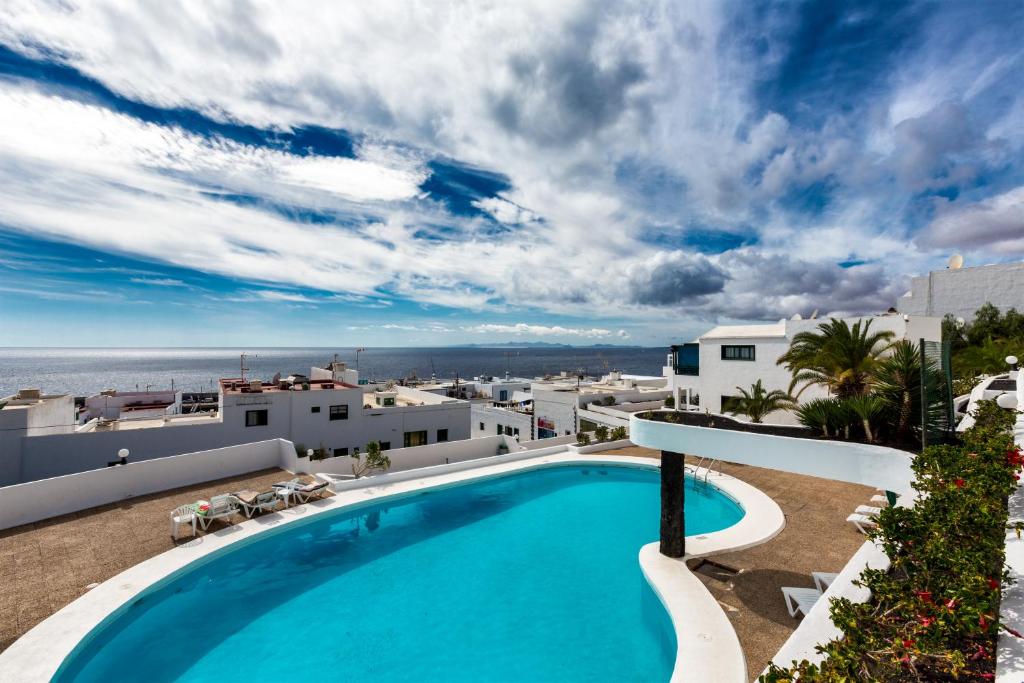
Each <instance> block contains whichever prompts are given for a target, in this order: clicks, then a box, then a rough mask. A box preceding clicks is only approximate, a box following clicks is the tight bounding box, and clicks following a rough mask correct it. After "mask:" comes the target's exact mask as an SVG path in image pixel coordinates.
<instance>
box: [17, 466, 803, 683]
mask: <svg viewBox="0 0 1024 683" xmlns="http://www.w3.org/2000/svg"><path fill="white" fill-rule="evenodd" d="M581 464H590V465H595V466H597V465H617V466H627V467H637V468H643V469H658V467H659V464H658V462H657V461H656V460H652V459H651V458H642V457H632V456H611V455H602V456H598V457H588V456H587V455H586V454H576V453H569V452H563V453H555V454H547V455H541V456H538V457H536V458H528V459H519V460H515V461H512V462H503V463H500V464H488V463H482V464H481V465H480V467H478V468H469V469H460V470H458V471H453V472H446V473H438V474H434V475H433V476H424V477H421V478H414V479H404V480H402V481H394V482H387V483H382V484H380V485H375V483H374V482H372V481H370V482H368V485H367V486H365V487H363V488H356V489H349V490H343V491H340V492H337V493H336V494H335V495H334V496H333V497H332V498H328V499H324V500H321V501H316V502H312V503H308V504H305V505H300V506H297V507H294V508H290V509H288V510H283V511H281V512H276V513H273V514H269V515H264V516H261V517H257V518H255V519H252V520H246V521H244V522H241V523H239V524H235V525H232V526H229V527H226V528H224V529H222V530H220V531H217V532H215V533H213V534H208V535H206V536H202V537H199V538H197V539H196V541H195V542H190V543H186V544H184V545H181V546H178V547H176V548H173V549H171V550H168V551H166V552H164V553H161V554H160V555H157V556H155V557H152V558H150V559H148V560H145V561H143V562H140V563H139V564H137V565H134V566H133V567H130V568H128V569H126V570H125V571H123V572H121V573H120V574H118V575H116V576H114V577H112V578H110V579H108V580H107V581H104V582H103V583H101V584H100V585H99V586H97V587H95V588H94V589H92V590H91V591H89V592H88V593H86V594H85V595H82V596H81V597H79V598H78V599H76V600H75V601H73V602H72V603H70V604H69V605H67V606H65V607H64V608H62V609H60V610H59V611H57V612H56V613H54V614H52V615H51V616H49V617H47V618H46V619H45V620H43V621H42V622H40V623H39V624H37V625H36V626H35V627H34V628H32V629H31V630H29V631H28V632H27V633H25V634H24V635H23V636H21V637H20V638H19V639H18V640H17V641H15V642H14V643H13V644H12V645H11V646H10V647H9V648H7V649H6V650H5V651H4V652H2V653H0V680H17V681H24V682H31V681H40V682H41V681H49V680H51V679H52V678H53V676H54V675H55V674H56V673H57V671H58V670H59V668H60V667H61V665H62V664H63V662H64V660H65V659H66V658H67V657H68V655H70V654H71V653H72V652H73V650H74V649H75V648H76V647H77V646H78V644H79V642H81V641H82V640H83V639H84V638H85V637H87V636H88V635H89V633H90V632H91V631H92V630H93V629H94V628H95V627H96V626H98V625H99V624H100V623H102V622H103V621H104V620H105V619H107V618H108V617H110V616H111V615H112V614H114V613H115V612H117V611H118V610H120V609H121V608H122V607H124V606H125V605H127V604H128V603H130V602H131V601H132V600H134V599H135V598H136V597H137V596H138V595H140V594H141V593H142V592H144V591H146V590H148V589H149V588H150V587H152V586H153V585H154V584H157V583H160V582H163V581H166V580H168V579H169V578H170V577H171V576H172V575H173V574H175V573H176V572H178V571H180V570H183V569H184V568H186V567H187V566H189V565H191V564H192V563H194V562H197V561H200V560H203V559H204V558H209V557H210V556H211V555H213V553H216V552H217V551H220V550H222V549H224V548H227V547H229V546H233V545H237V544H240V543H242V542H244V541H251V540H254V539H256V538H257V537H259V536H260V534H265V533H270V532H274V531H280V530H284V529H287V528H290V527H291V526H292V525H294V524H298V523H302V522H304V521H310V520H313V519H315V518H316V517H318V516H319V515H321V514H324V513H327V512H333V511H337V510H339V509H342V508H353V507H360V506H363V505H367V504H370V503H378V502H382V501H385V500H389V499H395V498H401V497H405V496H408V495H414V494H416V493H419V492H421V491H426V490H432V489H438V488H446V487H449V486H453V485H456V484H460V483H464V482H468V481H474V480H482V479H487V478H492V477H498V476H502V475H506V474H510V473H513V472H522V471H528V470H532V469H539V468H544V467H550V466H558V465H581ZM712 483H713V484H714V486H715V487H717V488H718V489H720V490H722V491H723V492H724V493H726V494H728V495H729V496H731V497H732V498H733V499H734V500H736V502H738V503H739V504H740V505H741V506H742V507H743V508H744V516H743V518H742V519H741V520H740V521H739V522H737V523H736V524H734V525H733V526H731V527H729V528H727V529H723V530H722V531H718V532H714V533H709V534H702V535H699V536H691V537H687V541H686V542H687V549H688V550H689V551H690V552H689V553H688V554H687V557H688V558H689V557H702V556H707V555H711V554H717V553H721V552H726V551H730V550H740V549H742V548H747V547H750V546H753V545H757V544H759V543H763V542H765V541H767V540H770V539H771V538H773V537H774V536H775V535H777V534H778V533H779V532H780V531H782V528H783V527H784V526H785V517H784V515H783V514H782V510H781V509H779V507H778V505H777V504H776V503H775V502H774V501H773V500H772V499H771V498H769V497H768V496H767V495H765V494H764V493H763V492H761V491H759V490H758V489H756V488H754V487H752V486H750V485H749V484H747V483H745V482H742V481H740V480H738V479H735V478H733V477H729V476H727V475H717V474H716V475H713V478H712ZM657 545H658V544H657V543H652V544H648V545H646V546H644V547H643V548H642V549H641V551H640V563H641V570H642V572H643V574H644V576H645V577H646V578H647V580H648V582H649V583H650V584H651V586H652V588H653V589H654V591H655V593H656V594H657V595H658V596H659V598H660V599H661V601H662V604H663V605H664V606H665V609H666V611H667V612H668V613H669V617H670V618H671V620H672V623H673V628H674V630H675V634H676V642H677V654H676V664H675V668H674V670H673V675H672V679H671V680H672V681H674V682H675V681H682V680H684V679H683V678H682V674H683V673H684V672H685V673H686V680H689V681H701V680H715V681H723V682H725V683H731V682H732V681H736V682H737V683H746V678H745V677H746V665H745V659H744V656H743V651H742V648H741V647H740V644H739V639H738V638H737V636H736V633H735V631H734V630H733V628H732V625H731V623H730V622H729V620H728V617H726V615H725V613H724V612H723V611H722V609H721V607H720V606H719V605H718V603H717V601H715V599H714V598H713V597H712V596H711V594H710V593H709V592H708V591H707V589H706V588H704V586H703V584H702V583H701V582H700V580H699V579H698V578H697V577H696V576H694V575H693V574H692V573H691V572H690V571H689V570H688V569H687V568H686V565H685V562H684V561H683V560H673V559H670V558H666V557H664V556H662V555H660V554H659V553H658V551H657ZM698 587H699V589H698ZM712 608H713V609H712ZM695 614H699V615H701V619H704V620H705V622H706V623H703V622H702V623H701V624H700V628H699V629H693V628H691V626H692V625H693V624H694V623H695V622H694V615H695ZM737 666H738V672H737ZM698 671H710V672H711V673H709V674H707V675H704V674H699V675H698V673H697V672H698Z"/></svg>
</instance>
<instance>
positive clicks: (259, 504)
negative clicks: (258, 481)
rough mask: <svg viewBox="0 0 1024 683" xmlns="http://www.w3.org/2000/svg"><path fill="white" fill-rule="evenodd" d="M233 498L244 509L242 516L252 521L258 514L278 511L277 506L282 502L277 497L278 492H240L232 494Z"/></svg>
mask: <svg viewBox="0 0 1024 683" xmlns="http://www.w3.org/2000/svg"><path fill="white" fill-rule="evenodd" d="M232 496H233V497H234V499H235V500H236V501H237V502H238V506H239V507H240V508H241V509H242V514H244V515H245V516H246V517H248V518H250V519H251V518H252V516H253V515H255V514H256V513H257V512H266V511H267V510H276V509H277V504H278V503H279V502H280V501H281V499H280V497H278V495H277V491H264V492H262V493H254V492H252V491H239V492H237V493H234V494H232Z"/></svg>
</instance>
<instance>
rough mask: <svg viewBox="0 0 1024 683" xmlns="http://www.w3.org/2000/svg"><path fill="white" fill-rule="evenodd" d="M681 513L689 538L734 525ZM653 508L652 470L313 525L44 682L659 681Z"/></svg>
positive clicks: (481, 490)
mask: <svg viewBox="0 0 1024 683" xmlns="http://www.w3.org/2000/svg"><path fill="white" fill-rule="evenodd" d="M686 505H687V509H686V521H687V527H686V531H687V534H688V535H695V534H702V533H709V532H712V531H716V530H719V529H723V528H726V527H728V526H731V525H732V524H734V523H736V522H737V521H739V519H740V518H741V517H742V516H743V511H742V509H741V508H740V507H739V506H738V505H736V503H734V502H733V501H732V500H731V499H730V498H728V497H727V496H725V495H723V494H722V493H721V492H718V491H717V490H716V489H713V488H705V487H699V488H697V489H694V488H689V487H688V489H687V498H686ZM658 508H659V474H658V472H657V470H651V469H638V468H629V467H622V466H579V465H572V466H564V465H563V466H558V467H551V468H546V469H538V470H532V471H527V472H522V473H518V474H512V475H506V476H502V477H498V478H492V479H487V480H483V481H476V482H470V483H466V484H461V485H458V486H454V487H451V488H446V489H440V490H434V491H426V492H424V493H421V494H418V495H415V496H411V497H405V498H401V499H398V500H392V501H390V502H382V503H377V504H374V505H372V506H367V507H362V508H360V509H357V510H351V509H349V510H345V509H343V510H338V511H337V512H330V513H324V514H322V515H319V516H317V517H314V518H313V519H312V520H311V521H309V522H307V523H304V524H301V525H295V526H293V527H291V528H286V529H284V530H282V531H280V532H279V533H274V534H268V535H263V536H262V537H257V538H256V539H254V540H253V541H252V542H249V543H245V544H240V545H239V546H234V547H232V548H230V549H226V550H225V551H222V552H219V553H216V554H214V555H212V556H210V559H209V560H207V561H205V562H203V563H201V564H199V565H198V566H192V567H190V568H187V569H186V570H183V571H182V572H180V573H178V574H176V575H173V576H172V577H171V578H170V580H169V581H166V582H163V583H162V584H161V585H160V586H159V587H157V588H155V589H153V590H150V591H147V592H146V593H144V594H143V595H142V596H140V598H138V599H136V600H135V601H134V602H133V603H132V604H131V605H130V606H128V607H127V608H125V609H122V610H119V611H118V612H117V613H115V614H114V615H112V617H111V618H109V619H107V620H106V621H105V622H104V623H103V624H101V625H100V626H99V627H97V629H95V630H94V631H93V633H91V634H90V637H89V638H87V639H86V640H85V641H83V643H81V644H80V645H79V647H78V648H77V649H76V650H75V651H74V652H73V653H72V654H71V656H69V657H68V659H67V661H66V662H65V664H64V666H62V668H61V670H60V671H59V672H58V674H57V677H56V680H58V681H104V682H105V683H106V682H109V681H111V680H123V679H124V678H125V677H126V676H127V677H130V678H132V679H137V680H146V681H147V682H148V683H155V682H156V681H169V680H182V681H213V680H245V679H259V680H267V679H275V680H309V679H314V680H315V679H319V680H341V681H383V682H390V681H408V680H419V681H452V682H458V681H485V680H486V681H583V680H586V681H656V680H668V678H669V676H670V675H671V671H672V665H673V660H674V655H675V636H674V632H673V629H672V625H671V622H670V621H669V619H668V616H667V614H666V613H665V611H664V610H663V609H662V607H661V605H660V603H659V602H658V599H657V598H656V597H655V596H654V594H653V593H652V592H651V590H650V589H649V587H648V586H647V583H646V581H645V580H644V579H643V577H642V575H641V573H640V569H639V565H638V562H637V552H638V550H639V548H640V547H641V546H642V545H643V544H645V543H648V542H650V541H653V540H656V538H657V535H658V520H659V509H658Z"/></svg>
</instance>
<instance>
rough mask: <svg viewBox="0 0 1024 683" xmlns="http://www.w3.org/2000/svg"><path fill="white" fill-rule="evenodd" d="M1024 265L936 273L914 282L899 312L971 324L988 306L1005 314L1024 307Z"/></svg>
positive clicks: (1000, 265)
mask: <svg viewBox="0 0 1024 683" xmlns="http://www.w3.org/2000/svg"><path fill="white" fill-rule="evenodd" d="M1021 292H1024V263H1006V264H997V265H990V266H980V267H975V268H962V269H960V270H936V271H933V272H931V273H929V274H928V275H922V276H921V277H915V278H914V279H913V280H912V281H911V285H910V296H904V297H901V298H900V299H899V300H898V301H897V302H896V307H897V308H898V309H899V311H900V313H907V314H909V315H930V316H936V317H939V318H941V317H942V316H944V315H946V314H947V313H952V314H953V315H954V316H957V317H959V318H964V319H965V320H967V321H970V320H972V319H973V318H974V313H975V312H976V311H977V310H978V309H979V308H981V307H982V306H983V305H984V304H986V303H992V304H993V305H995V306H996V307H997V308H999V309H1000V310H1002V311H1004V312H1005V311H1006V309H1008V308H1014V307H1015V308H1017V309H1018V310H1020V309H1021V308H1022V307H1024V299H1022V296H1021Z"/></svg>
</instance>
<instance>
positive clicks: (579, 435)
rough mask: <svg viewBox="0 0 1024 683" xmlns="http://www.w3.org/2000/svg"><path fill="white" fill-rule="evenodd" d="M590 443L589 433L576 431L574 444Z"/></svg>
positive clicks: (584, 444) (583, 444)
mask: <svg viewBox="0 0 1024 683" xmlns="http://www.w3.org/2000/svg"><path fill="white" fill-rule="evenodd" d="M589 443H590V434H587V433H586V432H576V445H577V446H586V445H587V444H589Z"/></svg>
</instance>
